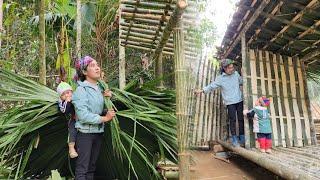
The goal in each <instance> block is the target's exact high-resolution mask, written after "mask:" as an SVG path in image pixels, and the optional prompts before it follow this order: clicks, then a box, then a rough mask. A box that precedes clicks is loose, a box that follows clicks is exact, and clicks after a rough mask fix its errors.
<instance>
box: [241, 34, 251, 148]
mask: <svg viewBox="0 0 320 180" xmlns="http://www.w3.org/2000/svg"><path fill="white" fill-rule="evenodd" d="M247 52H248V50H247V44H246V36H245V33H243V34H242V35H241V54H242V78H243V85H242V87H243V98H244V101H243V109H248V108H249V107H248V103H249V102H248V93H249V92H248V88H249V87H248V82H247V81H248V78H247V76H248V70H249V67H248V66H249V62H248V55H247ZM243 118H244V133H245V134H244V135H245V147H246V148H250V147H251V146H250V128H249V121H248V118H247V116H244V117H243Z"/></svg>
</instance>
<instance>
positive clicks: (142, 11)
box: [121, 7, 170, 15]
mask: <svg viewBox="0 0 320 180" xmlns="http://www.w3.org/2000/svg"><path fill="white" fill-rule="evenodd" d="M121 12H127V13H140V14H154V15H163V14H164V10H155V9H143V8H132V7H124V8H122V9H121ZM169 14H170V12H169Z"/></svg>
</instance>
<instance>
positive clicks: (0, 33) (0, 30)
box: [0, 0, 3, 48]
mask: <svg viewBox="0 0 320 180" xmlns="http://www.w3.org/2000/svg"><path fill="white" fill-rule="evenodd" d="M2 5H3V0H0V48H1V40H2V32H3V27H2V21H3V11H2Z"/></svg>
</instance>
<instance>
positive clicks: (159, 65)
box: [156, 52, 164, 89]
mask: <svg viewBox="0 0 320 180" xmlns="http://www.w3.org/2000/svg"><path fill="white" fill-rule="evenodd" d="M162 58H163V53H162V52H161V53H160V54H159V56H158V58H157V59H156V77H157V78H161V79H160V81H159V83H158V86H157V87H158V88H159V89H164V85H163V84H164V83H163V68H162V64H163V61H162Z"/></svg>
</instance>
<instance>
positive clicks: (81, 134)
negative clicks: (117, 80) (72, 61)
mask: <svg viewBox="0 0 320 180" xmlns="http://www.w3.org/2000/svg"><path fill="white" fill-rule="evenodd" d="M76 69H77V76H78V79H79V81H78V87H77V89H76V91H75V93H74V95H73V97H72V102H73V104H74V107H75V112H76V117H77V122H76V125H75V126H76V128H77V129H78V134H77V140H76V146H77V152H78V155H79V156H78V158H77V161H76V170H75V178H76V179H77V180H92V179H94V172H95V169H96V161H97V159H98V156H99V152H100V148H101V144H102V139H103V132H104V123H105V122H108V121H111V120H112V119H113V117H114V116H115V112H114V110H113V109H110V110H108V112H107V113H106V115H104V114H105V113H103V112H104V108H105V107H104V97H103V96H109V97H111V91H105V92H104V93H101V92H103V90H102V89H101V87H99V86H98V80H99V79H100V67H99V65H98V63H97V61H96V60H94V59H93V58H91V57H89V56H85V57H84V58H82V59H80V60H78V61H77V62H76Z"/></svg>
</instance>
